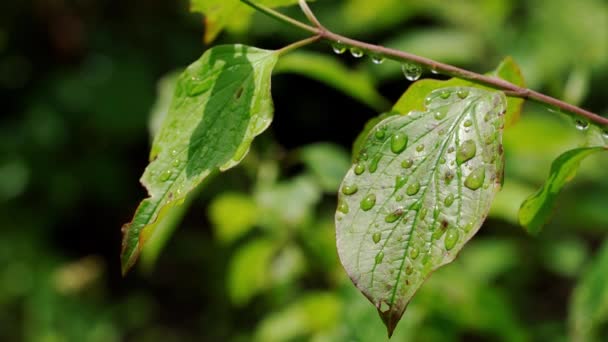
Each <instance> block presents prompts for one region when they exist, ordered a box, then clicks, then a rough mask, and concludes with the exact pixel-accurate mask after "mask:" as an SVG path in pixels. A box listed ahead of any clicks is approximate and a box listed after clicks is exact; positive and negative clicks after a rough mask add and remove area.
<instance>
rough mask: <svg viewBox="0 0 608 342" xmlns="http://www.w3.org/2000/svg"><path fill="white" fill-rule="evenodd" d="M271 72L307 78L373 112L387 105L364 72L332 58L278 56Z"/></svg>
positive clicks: (296, 54)
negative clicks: (339, 92)
mask: <svg viewBox="0 0 608 342" xmlns="http://www.w3.org/2000/svg"><path fill="white" fill-rule="evenodd" d="M275 73H276V74H278V73H295V74H299V75H302V76H306V77H310V78H312V79H315V80H317V81H319V82H322V83H325V84H327V85H329V86H330V87H333V88H335V89H337V90H340V91H342V92H343V93H345V94H346V95H349V96H350V97H352V98H354V99H356V100H359V101H361V102H363V103H365V104H366V105H368V106H370V107H371V108H373V109H375V110H377V111H382V110H385V109H387V108H389V106H390V104H389V102H388V101H387V100H386V99H385V98H384V97H382V95H380V93H378V91H377V90H376V88H375V87H374V86H373V84H374V82H373V79H372V77H371V76H370V75H369V74H368V73H367V72H366V71H364V70H350V69H348V68H347V67H345V66H344V64H342V63H341V62H340V61H339V60H338V59H336V58H335V57H333V56H327V55H325V54H319V53H313V52H304V51H298V52H293V53H290V54H288V55H285V56H282V57H281V59H280V61H279V62H278V63H277V66H276V68H275Z"/></svg>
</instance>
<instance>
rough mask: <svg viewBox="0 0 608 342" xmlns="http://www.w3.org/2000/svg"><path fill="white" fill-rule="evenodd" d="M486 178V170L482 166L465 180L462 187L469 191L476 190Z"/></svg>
mask: <svg viewBox="0 0 608 342" xmlns="http://www.w3.org/2000/svg"><path fill="white" fill-rule="evenodd" d="M485 178H486V168H485V167H484V166H480V167H478V168H476V169H475V170H473V171H472V172H471V173H469V175H468V176H467V178H466V179H465V180H464V186H466V187H467V188H469V189H471V190H477V189H479V188H480V187H481V186H482V185H483V182H484V180H485Z"/></svg>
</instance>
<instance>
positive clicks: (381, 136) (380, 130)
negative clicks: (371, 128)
mask: <svg viewBox="0 0 608 342" xmlns="http://www.w3.org/2000/svg"><path fill="white" fill-rule="evenodd" d="M374 135H375V136H376V139H378V140H384V138H385V137H386V127H382V128H378V129H377V130H376V133H374Z"/></svg>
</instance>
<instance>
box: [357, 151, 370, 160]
mask: <svg viewBox="0 0 608 342" xmlns="http://www.w3.org/2000/svg"><path fill="white" fill-rule="evenodd" d="M367 158H369V156H368V155H367V153H365V152H361V154H359V159H361V160H367Z"/></svg>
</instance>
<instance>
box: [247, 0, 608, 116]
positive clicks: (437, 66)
mask: <svg viewBox="0 0 608 342" xmlns="http://www.w3.org/2000/svg"><path fill="white" fill-rule="evenodd" d="M241 1H242V2H244V3H246V4H248V5H250V6H252V7H254V8H256V9H257V10H259V11H261V12H263V13H264V14H266V15H268V16H270V17H273V18H275V19H278V20H280V21H283V22H286V23H288V24H291V25H294V26H296V27H299V28H301V29H304V30H306V31H308V32H312V33H314V34H315V35H316V36H318V37H320V38H322V39H325V40H329V41H332V42H336V43H341V44H345V45H349V46H351V47H357V48H359V49H362V50H365V51H368V52H372V53H374V54H378V55H383V56H384V57H386V58H388V59H392V60H396V61H399V62H412V63H416V64H419V65H422V66H425V67H427V68H428V69H431V70H433V71H436V72H439V73H442V74H445V75H449V76H453V77H458V78H462V79H466V80H469V81H472V82H475V83H480V84H483V85H486V86H490V87H492V88H496V89H499V90H502V91H504V92H505V93H506V94H507V95H508V96H512V97H520V98H524V99H529V100H533V101H536V102H540V103H542V104H545V105H548V106H551V107H553V108H556V109H558V110H560V111H562V112H568V113H572V114H576V115H579V116H581V117H584V118H586V119H587V120H589V121H592V122H594V123H596V124H599V125H608V118H605V117H602V116H600V115H598V114H595V113H592V112H590V111H588V110H585V109H583V108H580V107H577V106H575V105H572V104H570V103H567V102H564V101H561V100H558V99H556V98H554V97H551V96H548V95H545V94H542V93H539V92H537V91H534V90H531V89H528V88H525V87H520V86H518V85H515V84H513V83H511V82H508V81H505V80H503V79H500V78H498V77H494V76H486V75H482V74H478V73H476V72H473V71H469V70H466V69H461V68H459V67H456V66H453V65H450V64H445V63H441V62H437V61H434V60H432V59H429V58H426V57H421V56H418V55H414V54H411V53H408V52H404V51H400V50H395V49H391V48H387V47H384V46H381V45H374V44H369V43H365V42H362V41H358V40H355V39H351V38H348V37H344V36H341V35H339V34H336V33H333V32H331V31H329V30H328V29H327V28H325V26H323V25H322V24H321V23H320V22H319V20H318V19H317V18H316V17H315V15H314V13H313V12H312V10H311V9H310V7H309V6H308V4H307V3H306V1H305V0H299V5H300V8H301V9H302V12H303V13H304V15H306V17H307V18H308V20H310V22H311V23H312V24H314V25H315V26H316V27H312V26H309V25H306V24H304V23H302V22H299V21H297V20H295V19H293V18H289V17H286V16H285V15H283V14H281V13H279V12H277V11H275V10H273V9H270V8H267V7H264V6H262V5H259V4H253V3H252V2H251V1H250V0H241ZM286 18H288V19H286Z"/></svg>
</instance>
